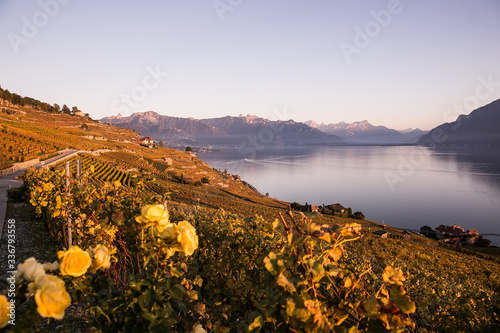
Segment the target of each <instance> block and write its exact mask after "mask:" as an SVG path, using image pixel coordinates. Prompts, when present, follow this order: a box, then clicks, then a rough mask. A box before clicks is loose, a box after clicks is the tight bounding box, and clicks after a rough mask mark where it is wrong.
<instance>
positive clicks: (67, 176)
mask: <svg viewBox="0 0 500 333" xmlns="http://www.w3.org/2000/svg"><path fill="white" fill-rule="evenodd" d="M69 177H70V169H69V161H66V191H67V192H66V195H67V196H68V197H69V196H71V193H70V191H69ZM71 245H73V237H72V235H71V217H69V218H68V249H69V248H70V247H71Z"/></svg>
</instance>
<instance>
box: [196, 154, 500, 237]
mask: <svg viewBox="0 0 500 333" xmlns="http://www.w3.org/2000/svg"><path fill="white" fill-rule="evenodd" d="M499 153H500V151H498V149H493V148H480V149H479V148H472V149H471V148H424V147H299V148H291V147H266V149H264V150H263V151H261V152H259V153H258V154H257V156H256V157H254V158H251V159H250V158H247V157H246V156H242V155H241V154H239V153H238V152H237V150H235V149H234V150H227V151H221V152H215V153H204V154H200V158H202V159H204V160H205V161H207V162H208V163H209V164H210V165H211V166H212V167H216V168H220V169H221V170H224V169H227V171H228V172H230V173H236V174H239V175H241V176H242V177H243V179H244V180H246V181H248V182H250V183H251V184H252V185H254V186H255V187H256V188H257V189H259V191H260V192H262V193H266V192H269V194H270V195H271V196H273V197H277V198H279V199H282V200H286V201H291V202H293V201H297V202H302V203H304V202H308V203H311V204H319V205H321V204H330V203H335V202H340V203H342V204H343V205H344V206H350V207H352V209H353V210H360V211H363V213H364V214H365V215H366V217H367V218H368V219H371V220H374V221H378V222H382V221H384V222H385V223H387V224H390V225H394V226H398V227H402V228H404V227H406V228H410V229H417V230H418V229H419V228H420V227H421V226H423V225H429V226H431V227H437V226H438V225H440V224H451V225H453V224H458V225H461V226H462V227H464V228H465V229H469V228H475V229H478V231H479V232H480V233H497V234H500V221H499V217H500V205H499V203H500V154H499ZM499 240H500V239H499ZM495 243H498V242H497V241H496V242H495Z"/></svg>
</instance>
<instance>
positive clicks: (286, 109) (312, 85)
mask: <svg viewBox="0 0 500 333" xmlns="http://www.w3.org/2000/svg"><path fill="white" fill-rule="evenodd" d="M499 32H500V1H498V0H386V1H380V0H373V1H351V0H315V1H306V0H162V1H160V0H145V1H128V0H120V1H118V0H106V1H96V0H87V1H81V0H80V1H79V0H39V1H30V0H23V1H15V0H0V85H1V86H2V88H4V89H9V91H11V92H14V93H17V94H19V95H22V96H29V97H33V98H36V99H39V100H42V101H44V102H48V103H50V104H53V103H58V104H59V105H61V106H62V105H63V104H67V105H68V106H69V107H70V108H71V107H72V106H77V107H78V108H79V109H81V110H82V111H84V112H86V113H89V114H90V116H91V117H92V118H94V119H100V118H102V117H105V116H111V115H117V114H118V113H121V114H122V115H123V116H126V115H130V114H132V113H134V112H142V111H149V110H154V111H156V112H158V113H160V114H164V115H169V116H176V117H194V118H211V117H222V116H226V115H233V116H238V115H239V114H244V115H246V114H254V115H258V116H261V117H264V118H268V119H272V120H288V119H294V120H296V121H307V120H314V121H316V122H318V123H337V122H340V121H345V122H354V121H362V120H368V121H370V122H371V123H372V124H374V125H384V126H388V127H390V128H395V129H405V128H409V127H411V128H417V127H418V128H421V129H427V130H428V129H431V128H433V127H435V126H437V125H440V124H441V123H443V122H450V121H453V120H455V119H456V117H457V116H458V115H459V114H461V113H465V114H468V113H470V112H471V111H472V110H474V109H475V108H477V107H479V106H482V105H486V104H488V103H490V102H492V101H494V100H496V99H498V98H500V62H499V59H500V42H499V41H500V39H499Z"/></svg>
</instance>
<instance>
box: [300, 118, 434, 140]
mask: <svg viewBox="0 0 500 333" xmlns="http://www.w3.org/2000/svg"><path fill="white" fill-rule="evenodd" d="M305 123H306V124H307V125H309V126H311V127H313V128H317V129H319V130H320V131H323V132H325V133H329V134H333V135H337V136H339V137H341V138H342V139H344V142H345V143H350V144H412V143H415V142H416V141H417V140H418V139H419V138H420V137H421V136H422V135H424V134H426V133H427V132H425V131H422V130H420V129H418V128H417V129H410V130H409V131H405V132H402V131H401V132H400V131H396V130H394V129H390V128H387V127H385V126H374V125H372V124H370V123H369V122H368V121H367V120H363V121H357V122H353V123H345V122H343V121H342V122H340V123H337V124H318V123H316V122H315V121H313V120H309V121H306V122H305Z"/></svg>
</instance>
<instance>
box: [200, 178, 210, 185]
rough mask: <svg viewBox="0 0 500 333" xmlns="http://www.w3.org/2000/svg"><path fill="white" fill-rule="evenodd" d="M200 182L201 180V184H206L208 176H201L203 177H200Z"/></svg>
mask: <svg viewBox="0 0 500 333" xmlns="http://www.w3.org/2000/svg"><path fill="white" fill-rule="evenodd" d="M201 182H202V183H203V184H208V183H210V180H208V178H207V177H203V178H202V179H201Z"/></svg>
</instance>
